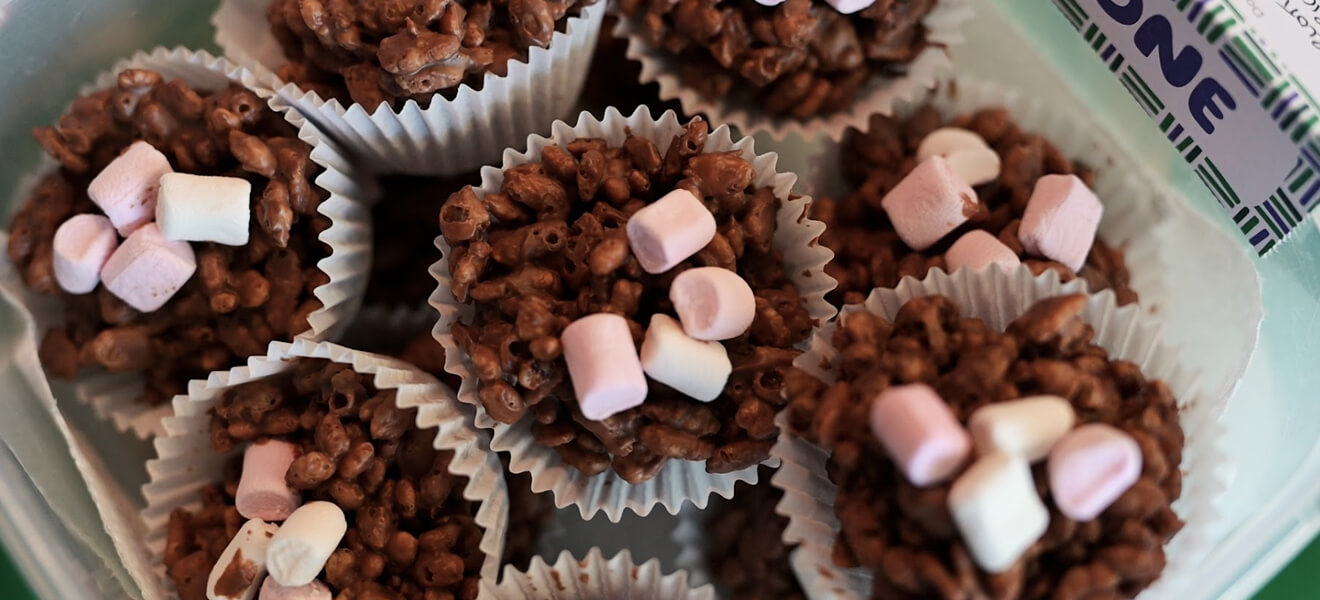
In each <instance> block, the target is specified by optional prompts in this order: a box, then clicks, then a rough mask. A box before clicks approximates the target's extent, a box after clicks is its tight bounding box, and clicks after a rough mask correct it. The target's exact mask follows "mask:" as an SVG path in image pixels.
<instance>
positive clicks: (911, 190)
mask: <svg viewBox="0 0 1320 600" xmlns="http://www.w3.org/2000/svg"><path fill="white" fill-rule="evenodd" d="M880 206H881V208H884V209H885V213H886V214H888V215H889V221H890V222H892V223H893V224H894V231H897V232H898V237H899V238H902V240H903V243H905V244H907V245H908V247H910V248H912V249H913V250H925V249H926V248H929V247H931V246H932V245H934V244H935V242H938V241H940V239H941V238H943V237H944V236H946V235H948V234H949V232H950V231H953V230H954V229H957V228H958V226H959V225H962V224H963V223H966V222H967V219H968V218H969V217H971V216H972V215H974V214H976V211H977V207H978V206H979V204H978V201H977V199H976V192H975V191H973V190H972V186H970V185H967V182H966V181H965V180H963V178H962V176H960V175H958V172H957V171H954V169H953V167H952V166H950V165H949V161H947V160H945V159H944V157H942V156H932V157H930V158H927V159H926V160H924V161H922V162H921V164H919V165H917V168H915V169H913V170H912V172H911V173H908V175H907V177H904V178H903V180H902V181H900V182H898V185H895V186H894V189H892V190H889V193H888V194H885V197H884V199H883V200H881V201H880Z"/></svg>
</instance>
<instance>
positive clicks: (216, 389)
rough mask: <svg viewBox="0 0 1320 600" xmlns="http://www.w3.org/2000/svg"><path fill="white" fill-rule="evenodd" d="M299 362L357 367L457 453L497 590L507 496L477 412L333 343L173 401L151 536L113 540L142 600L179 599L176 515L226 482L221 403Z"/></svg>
mask: <svg viewBox="0 0 1320 600" xmlns="http://www.w3.org/2000/svg"><path fill="white" fill-rule="evenodd" d="M298 358H322V359H328V360H330V361H333V362H337V363H343V364H346V365H351V366H352V368H353V370H354V371H356V372H358V373H361V374H364V375H372V376H374V378H375V386H376V387H377V388H378V389H395V390H398V396H397V400H396V401H397V403H398V406H399V407H401V408H413V407H416V408H417V419H416V423H417V427H419V428H422V429H435V432H436V437H435V447H436V448H437V449H440V450H452V451H453V452H454V457H453V459H452V460H451V462H450V464H449V471H450V472H451V473H453V474H455V475H462V476H464V477H467V478H468V483H467V486H466V487H464V488H463V497H464V498H466V499H468V500H471V501H474V502H479V503H480V504H481V506H480V508H479V509H478V510H477V514H476V519H475V520H476V523H477V525H479V526H480V527H481V528H482V529H483V530H484V534H483V536H482V539H481V551H482V552H483V553H485V555H486V559H485V562H484V563H483V565H482V570H481V576H482V579H484V580H486V581H490V582H494V581H495V577H497V576H498V574H499V573H498V570H499V562H500V556H501V554H502V551H503V547H504V535H505V527H506V523H507V520H508V509H509V507H508V492H507V490H506V488H505V484H504V477H503V469H502V467H501V465H500V461H499V458H498V457H497V456H496V454H495V453H493V452H491V451H490V448H489V446H488V436H487V435H486V434H485V433H484V432H481V431H480V430H478V429H476V428H475V427H473V425H472V411H471V410H470V409H468V408H466V407H464V406H462V405H461V404H459V403H458V402H457V401H456V400H455V398H454V394H453V391H452V390H450V389H449V388H448V387H445V386H444V385H443V384H441V383H440V382H438V381H436V380H435V378H433V377H431V376H430V375H427V374H426V373H423V372H421V371H419V370H417V369H415V368H413V367H412V366H410V365H408V364H406V363H403V362H400V361H397V360H394V359H392V358H387V357H384V356H379V355H375V354H369V353H366V352H359V351H356V350H352V349H349V348H345V347H343V346H339V345H337V344H331V343H328V342H311V341H308V340H298V341H296V342H294V343H292V344H288V343H283V342H275V343H272V344H271V345H270V349H269V352H267V354H266V356H260V357H253V358H251V359H249V360H248V364H247V366H243V367H237V368H234V369H231V370H229V371H227V372H226V371H217V372H215V373H212V374H211V376H210V377H209V378H208V379H207V380H206V381H200V380H196V381H192V382H191V383H190V384H189V386H188V388H189V389H188V391H189V393H188V395H187V396H177V397H175V399H174V414H173V416H170V417H166V418H165V421H164V422H165V434H164V435H162V436H161V437H158V438H156V440H155V445H156V453H157V458H155V459H152V460H150V461H147V473H148V475H149V476H150V477H151V480H150V482H149V483H147V484H146V485H145V486H143V488H142V493H143V495H144V496H145V497H146V501H147V507H146V509H145V510H143V511H142V515H141V517H142V525H143V526H144V527H145V530H144V532H143V533H142V535H141V536H140V537H131V538H116V539H115V543H116V545H117V546H118V548H119V552H120V558H122V559H123V561H124V564H125V565H126V566H127V568H128V570H129V573H130V574H132V576H133V578H134V580H135V581H136V582H137V584H138V586H140V587H141V589H142V591H143V595H144V597H145V598H146V599H147V600H158V599H164V598H176V597H177V593H176V592H175V591H174V585H173V583H172V582H170V581H169V579H168V577H167V576H166V572H165V564H164V552H165V543H166V534H167V528H168V524H169V517H170V513H171V512H172V511H174V510H176V509H180V508H183V509H188V510H196V509H197V508H199V507H200V506H201V498H200V497H199V495H198V490H199V489H200V488H201V487H202V486H204V485H207V484H212V483H215V482H217V481H219V480H220V479H221V477H222V476H223V472H224V463H225V461H226V460H227V459H228V458H229V456H232V454H233V453H231V454H230V455H227V456H222V455H219V454H216V453H215V451H214V450H212V449H211V436H210V423H211V414H210V412H211V409H212V408H213V407H214V406H215V402H216V399H217V398H218V397H219V395H220V394H221V393H222V392H223V391H224V390H226V389H228V388H231V387H234V386H236V385H239V384H242V383H246V382H249V381H254V380H258V379H263V378H265V377H269V376H272V375H276V374H278V373H282V372H285V371H287V370H289V369H290V368H291V367H292V365H293V363H292V361H293V360H294V359H298ZM235 452H237V450H235Z"/></svg>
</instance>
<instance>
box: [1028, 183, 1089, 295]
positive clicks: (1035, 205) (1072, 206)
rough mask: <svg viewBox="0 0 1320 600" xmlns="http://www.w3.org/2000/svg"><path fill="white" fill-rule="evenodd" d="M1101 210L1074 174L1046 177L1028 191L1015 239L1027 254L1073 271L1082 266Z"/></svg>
mask: <svg viewBox="0 0 1320 600" xmlns="http://www.w3.org/2000/svg"><path fill="white" fill-rule="evenodd" d="M1104 210H1105V207H1104V206H1103V205H1101V204H1100V199H1099V198H1096V197H1095V193H1094V192H1092V191H1091V190H1090V188H1087V187H1086V184H1085V183H1082V180H1081V179H1078V178H1077V176H1076V175H1046V176H1044V177H1041V178H1040V179H1038V180H1037V181H1036V187H1035V188H1034V189H1032V190H1031V199H1030V200H1029V201H1027V210H1026V212H1025V213H1023V215H1022V224H1021V225H1020V226H1019V227H1018V239H1019V240H1022V248H1023V249H1025V250H1026V251H1027V252H1028V253H1030V254H1035V255H1036V256H1043V257H1045V258H1048V259H1050V260H1054V261H1058V262H1060V263H1063V264H1064V265H1065V266H1067V267H1068V268H1069V269H1072V270H1074V271H1076V270H1078V269H1081V268H1082V265H1084V264H1086V255H1087V253H1089V252H1090V251H1091V244H1093V243H1094V242H1095V231H1096V229H1097V228H1099V227H1100V216H1101V215H1102V214H1104Z"/></svg>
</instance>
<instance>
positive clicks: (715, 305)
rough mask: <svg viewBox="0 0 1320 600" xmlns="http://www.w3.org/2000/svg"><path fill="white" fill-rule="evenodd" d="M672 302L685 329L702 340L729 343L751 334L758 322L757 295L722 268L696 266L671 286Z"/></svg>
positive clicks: (681, 275) (684, 272)
mask: <svg viewBox="0 0 1320 600" xmlns="http://www.w3.org/2000/svg"><path fill="white" fill-rule="evenodd" d="M669 301H670V302H673V303H674V312H675V313H678V320H679V321H680V322H682V323H683V330H684V331H686V332H687V334H688V335H690V336H692V337H693V338H696V339H699V340H708V341H714V340H727V339H730V338H736V337H738V336H740V335H742V334H743V333H744V332H746V331H747V329H748V328H750V327H751V326H752V322H753V321H755V320H756V294H755V293H753V292H752V287H751V286H750V285H748V284H747V281H746V280H745V279H743V278H742V277H739V276H738V274H737V273H734V272H733V271H730V270H728V269H722V268H720V267H696V268H692V269H688V270H686V271H683V272H682V273H679V274H678V277H675V278H674V280H673V281H672V282H670V284H669Z"/></svg>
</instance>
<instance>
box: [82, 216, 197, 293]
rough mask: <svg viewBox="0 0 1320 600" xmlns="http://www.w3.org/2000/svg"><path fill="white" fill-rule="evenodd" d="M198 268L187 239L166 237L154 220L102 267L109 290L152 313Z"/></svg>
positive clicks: (124, 244) (133, 236)
mask: <svg viewBox="0 0 1320 600" xmlns="http://www.w3.org/2000/svg"><path fill="white" fill-rule="evenodd" d="M196 270H197V257H196V255H194V254H193V249H192V246H190V245H188V242H176V241H173V240H167V239H165V237H164V236H162V235H161V234H160V229H159V228H158V227H156V224H155V223H148V224H146V225H143V226H142V227H139V228H138V229H137V231H134V232H133V234H132V235H130V236H128V239H127V240H124V243H123V244H120V246H119V249H118V250H115V253H114V254H111V255H110V260H107V261H106V262H105V266H104V267H102V268H101V280H102V281H104V282H105V287H106V289H108V290H110V292H111V293H113V294H114V295H115V296H117V297H118V298H119V299H120V300H123V301H124V302H126V303H128V305H129V306H132V307H133V308H135V309H137V310H139V311H142V312H151V311H153V310H156V309H158V308H160V307H162V306H164V305H165V303H166V302H169V300H170V298H172V297H174V294H175V293H176V292H178V291H179V290H180V289H181V288H183V286H184V284H186V283H188V279H189V278H190V277H192V275H193V272H194V271H196Z"/></svg>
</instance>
